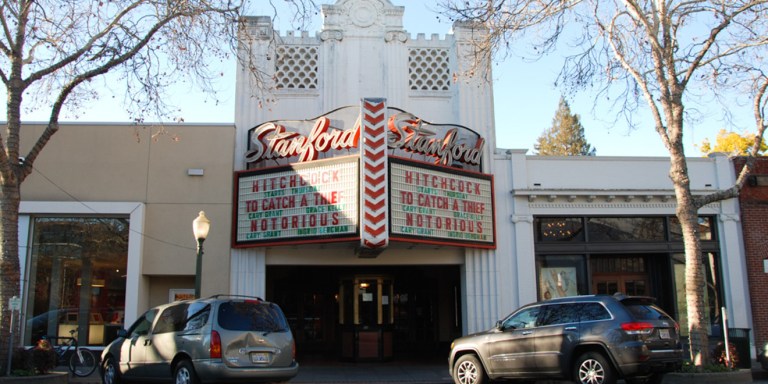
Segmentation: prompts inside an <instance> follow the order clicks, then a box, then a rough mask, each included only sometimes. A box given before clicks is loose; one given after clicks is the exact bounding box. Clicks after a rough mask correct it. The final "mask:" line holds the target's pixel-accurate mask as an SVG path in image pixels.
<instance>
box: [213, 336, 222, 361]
mask: <svg viewBox="0 0 768 384" xmlns="http://www.w3.org/2000/svg"><path fill="white" fill-rule="evenodd" d="M211 359H221V336H219V333H218V332H216V331H211Z"/></svg>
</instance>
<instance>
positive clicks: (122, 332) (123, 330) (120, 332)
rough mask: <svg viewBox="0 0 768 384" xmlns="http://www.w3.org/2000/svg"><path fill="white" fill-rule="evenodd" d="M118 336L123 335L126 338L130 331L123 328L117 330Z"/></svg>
mask: <svg viewBox="0 0 768 384" xmlns="http://www.w3.org/2000/svg"><path fill="white" fill-rule="evenodd" d="M117 337H122V338H124V339H125V338H128V331H126V330H125V329H122V328H121V329H120V330H118V331H117Z"/></svg>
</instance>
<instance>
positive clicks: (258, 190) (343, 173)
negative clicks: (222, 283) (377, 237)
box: [235, 157, 360, 246]
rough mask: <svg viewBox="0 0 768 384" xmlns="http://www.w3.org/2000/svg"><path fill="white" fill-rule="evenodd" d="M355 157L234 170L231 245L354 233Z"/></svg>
mask: <svg viewBox="0 0 768 384" xmlns="http://www.w3.org/2000/svg"><path fill="white" fill-rule="evenodd" d="M358 173H359V170H358V161H357V159H356V158H354V157H352V158H350V157H348V158H345V159H341V160H324V161H317V162H312V163H307V164H297V165H295V166H292V167H277V168H273V169H270V170H267V171H257V172H254V171H245V172H240V173H237V174H236V181H235V186H236V191H237V192H236V193H237V212H236V217H237V219H236V231H235V246H242V245H247V244H258V245H266V244H276V243H281V242H285V241H290V242H297V241H323V240H327V239H335V238H345V237H347V238H348V237H353V238H356V237H357V232H358V204H359V195H358V191H359V189H360V188H359V185H358V181H357V176H358Z"/></svg>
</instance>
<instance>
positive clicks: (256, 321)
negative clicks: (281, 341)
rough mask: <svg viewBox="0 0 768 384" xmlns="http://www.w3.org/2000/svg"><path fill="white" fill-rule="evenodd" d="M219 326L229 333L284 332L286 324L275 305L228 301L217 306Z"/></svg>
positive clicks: (283, 316)
mask: <svg viewBox="0 0 768 384" xmlns="http://www.w3.org/2000/svg"><path fill="white" fill-rule="evenodd" d="M218 319H219V326H221V327H222V328H224V329H227V330H230V331H254V332H284V331H287V330H288V322H287V321H286V320H285V315H283V311H281V310H280V307H278V306H277V305H276V304H273V303H268V304H265V303H260V302H253V301H228V302H224V303H221V305H220V306H219V314H218Z"/></svg>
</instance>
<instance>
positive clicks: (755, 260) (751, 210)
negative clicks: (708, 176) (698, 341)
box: [734, 157, 768, 347]
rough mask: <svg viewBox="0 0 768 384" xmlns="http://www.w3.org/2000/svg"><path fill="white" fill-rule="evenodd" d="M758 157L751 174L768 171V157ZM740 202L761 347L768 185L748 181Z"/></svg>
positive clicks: (766, 310)
mask: <svg viewBox="0 0 768 384" xmlns="http://www.w3.org/2000/svg"><path fill="white" fill-rule="evenodd" d="M756 160H757V162H756V169H755V170H754V171H753V172H752V174H753V175H768V157H763V158H757V159H756ZM734 165H735V167H736V170H737V171H738V170H740V169H741V167H742V166H743V165H744V161H743V159H736V160H735V161H734ZM739 205H740V206H741V226H742V230H743V231H744V248H745V251H746V264H747V278H748V281H749V295H750V302H751V304H752V322H753V329H752V332H753V334H754V337H755V343H756V345H757V346H758V347H760V346H762V345H763V344H764V343H765V342H766V341H768V273H765V270H764V268H763V260H766V259H768V186H759V187H753V186H750V185H749V184H748V183H747V184H746V185H745V186H744V189H742V191H741V193H740V196H739Z"/></svg>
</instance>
